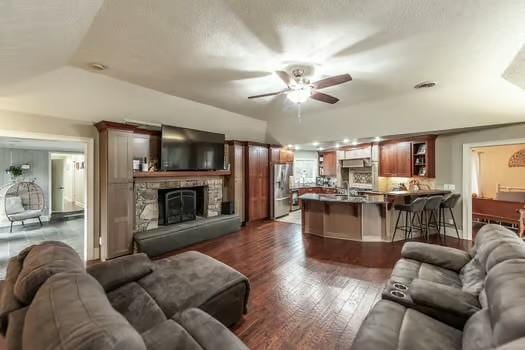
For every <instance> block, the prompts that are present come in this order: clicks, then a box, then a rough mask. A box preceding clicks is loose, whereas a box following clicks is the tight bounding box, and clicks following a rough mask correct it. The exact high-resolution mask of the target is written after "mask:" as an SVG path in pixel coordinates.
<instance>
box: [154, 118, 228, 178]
mask: <svg viewBox="0 0 525 350" xmlns="http://www.w3.org/2000/svg"><path fill="white" fill-rule="evenodd" d="M224 140H225V136H224V134H217V133H213V132H207V131H201V130H194V129H186V128H179V127H175V126H169V125H162V146H161V147H162V151H161V169H162V170H164V171H174V170H222V169H224Z"/></svg>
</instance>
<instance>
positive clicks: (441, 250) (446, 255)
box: [401, 242, 471, 272]
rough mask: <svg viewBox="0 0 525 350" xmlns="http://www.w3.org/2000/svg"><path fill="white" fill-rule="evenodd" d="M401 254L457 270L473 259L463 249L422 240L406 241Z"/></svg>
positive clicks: (406, 257) (404, 256)
mask: <svg viewBox="0 0 525 350" xmlns="http://www.w3.org/2000/svg"><path fill="white" fill-rule="evenodd" d="M401 256H402V257H403V258H405V259H411V260H417V261H421V262H423V263H427V264H431V265H434V266H439V267H442V268H445V269H448V270H453V271H456V272H459V270H461V268H462V267H463V266H465V264H466V263H468V262H469V261H470V259H471V257H470V255H469V253H468V252H465V251H463V250H460V249H456V248H450V247H444V246H440V245H436V244H428V243H421V242H407V243H405V244H404V245H403V249H402V250H401Z"/></svg>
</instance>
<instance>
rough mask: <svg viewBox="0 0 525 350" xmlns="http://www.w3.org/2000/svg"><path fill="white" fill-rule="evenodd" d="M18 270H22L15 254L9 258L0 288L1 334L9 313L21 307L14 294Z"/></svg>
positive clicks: (4, 328)
mask: <svg viewBox="0 0 525 350" xmlns="http://www.w3.org/2000/svg"><path fill="white" fill-rule="evenodd" d="M20 270H22V263H21V261H19V260H18V258H17V257H16V256H15V257H12V258H11V259H9V262H8V263H7V272H6V277H5V280H4V281H2V284H1V289H0V331H1V333H2V334H4V333H5V330H6V328H7V319H8V316H9V314H10V313H11V312H12V311H15V310H17V309H19V308H21V307H22V304H21V303H20V301H19V300H18V299H17V298H16V297H15V294H14V288H15V283H16V279H17V278H18V274H19V273H20Z"/></svg>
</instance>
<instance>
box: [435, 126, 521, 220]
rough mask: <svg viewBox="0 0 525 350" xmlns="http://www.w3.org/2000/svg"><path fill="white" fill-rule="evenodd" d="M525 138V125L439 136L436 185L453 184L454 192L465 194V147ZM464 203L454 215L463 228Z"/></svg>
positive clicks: (437, 142) (457, 208)
mask: <svg viewBox="0 0 525 350" xmlns="http://www.w3.org/2000/svg"><path fill="white" fill-rule="evenodd" d="M522 138H525V123H523V124H516V125H511V126H506V127H500V128H491V129H486V130H480V131H471V132H465V133H458V134H451V135H443V136H439V137H438V138H437V139H436V185H437V186H443V185H444V184H453V185H454V186H455V190H454V192H457V193H462V192H463V145H464V144H468V143H476V142H488V141H502V140H509V139H522ZM462 204H463V203H462V202H460V203H459V204H458V206H457V207H456V209H455V212H454V214H455V215H456V219H457V221H458V224H459V225H460V226H462V217H463V215H462Z"/></svg>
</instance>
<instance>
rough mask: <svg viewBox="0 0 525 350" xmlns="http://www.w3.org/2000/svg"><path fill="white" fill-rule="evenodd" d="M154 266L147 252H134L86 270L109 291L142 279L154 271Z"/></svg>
mask: <svg viewBox="0 0 525 350" xmlns="http://www.w3.org/2000/svg"><path fill="white" fill-rule="evenodd" d="M153 266H154V265H153V263H152V262H151V260H150V259H149V258H148V256H147V255H146V254H133V255H126V256H122V257H119V258H116V259H112V260H108V261H104V262H102V263H100V264H95V265H92V266H89V267H88V268H87V269H86V270H87V272H88V273H89V274H90V275H91V276H93V277H95V279H96V280H97V281H98V283H100V284H101V285H102V287H103V288H104V290H105V291H106V292H108V291H111V290H113V289H115V288H118V287H120V286H122V285H124V284H126V283H129V282H133V281H136V280H139V279H141V278H142V277H144V276H146V275H147V274H149V273H151V272H152V271H153Z"/></svg>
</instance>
